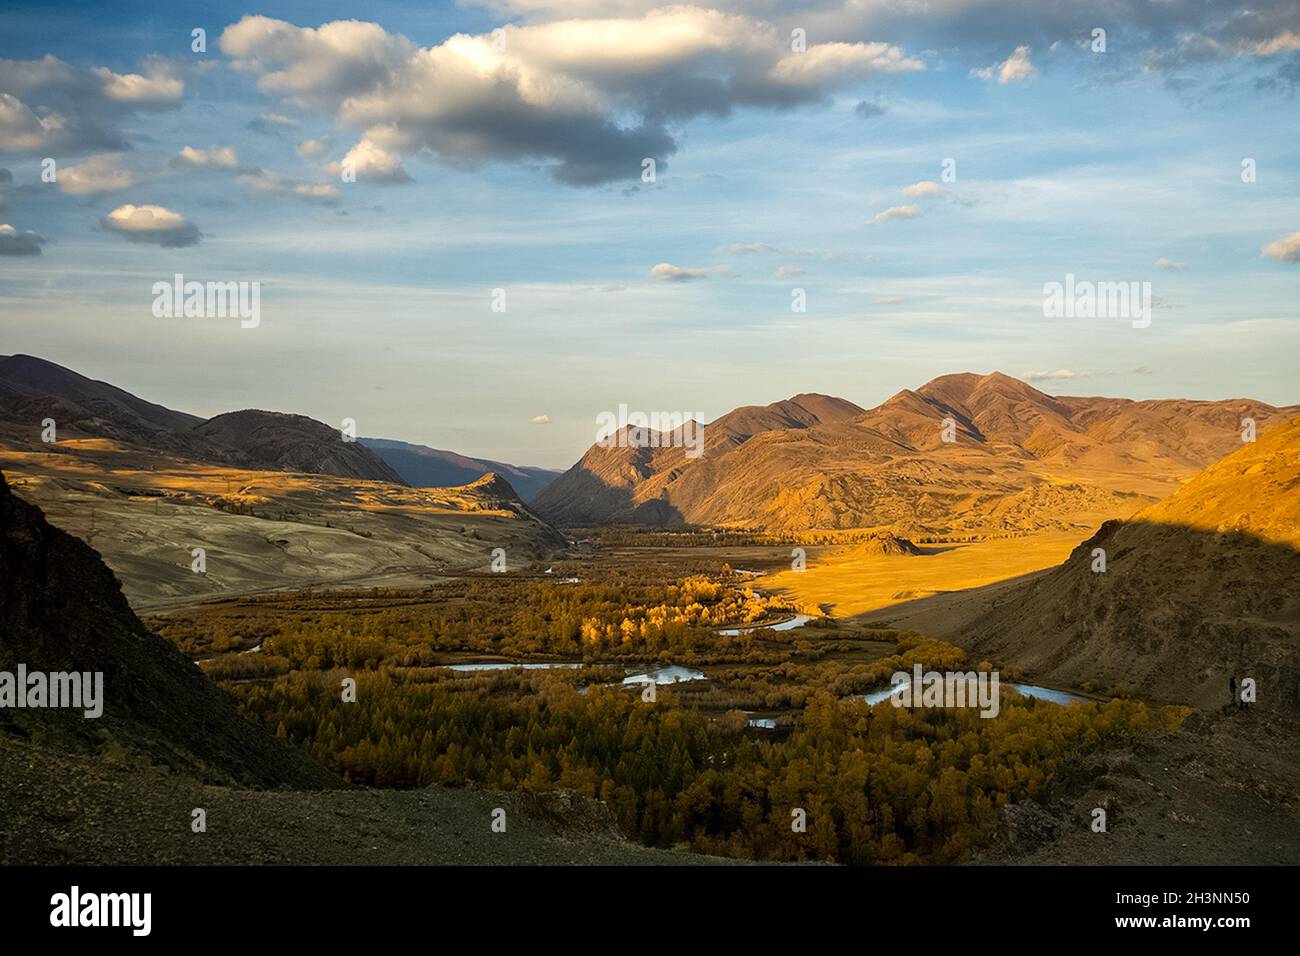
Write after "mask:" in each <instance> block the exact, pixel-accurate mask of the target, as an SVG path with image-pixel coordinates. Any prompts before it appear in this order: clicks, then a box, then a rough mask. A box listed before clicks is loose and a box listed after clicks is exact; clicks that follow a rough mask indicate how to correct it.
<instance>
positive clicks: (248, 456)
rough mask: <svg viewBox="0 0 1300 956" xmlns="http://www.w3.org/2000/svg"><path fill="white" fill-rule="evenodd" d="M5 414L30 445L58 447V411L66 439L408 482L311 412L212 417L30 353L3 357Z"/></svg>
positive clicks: (14, 441) (18, 439)
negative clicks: (49, 434)
mask: <svg viewBox="0 0 1300 956" xmlns="http://www.w3.org/2000/svg"><path fill="white" fill-rule="evenodd" d="M0 413H3V414H2V415H0V420H2V421H3V422H4V425H3V426H0V439H4V441H5V443H7V444H9V445H11V446H14V447H17V448H21V449H24V450H49V449H50V448H52V447H57V446H50V445H45V444H44V443H43V442H42V441H41V437H40V436H41V430H42V425H41V423H42V421H43V420H44V419H46V418H51V419H53V420H54V422H55V426H56V429H57V431H56V437H57V438H58V439H59V440H63V439H66V438H83V437H92V438H107V439H110V440H112V441H116V442H121V443H123V444H127V445H134V446H137V447H140V448H146V449H152V450H155V451H160V452H164V453H166V454H169V455H176V456H180V457H184V458H192V459H195V460H198V461H205V462H211V463H214V464H221V465H230V466H233V467H238V468H257V469H267V470H273V471H298V472H306V473H308V474H320V475H337V476H339V477H344V478H360V479H364V480H368V481H390V482H393V483H395V484H404V482H403V481H402V479H401V478H400V477H399V476H398V475H397V473H396V472H395V471H393V470H392V469H391V468H389V467H388V466H387V465H386V464H385V463H384V462H383V461H382V460H381V459H380V458H379V457H378V456H377V455H375V454H374V453H373V452H371V451H370V450H369V449H367V448H365V447H364V446H362V445H360V444H358V443H355V442H345V441H343V440H342V437H341V436H340V433H339V431H338V430H336V429H333V428H330V427H329V426H328V425H325V424H323V423H321V422H318V421H315V420H314V419H311V418H307V417H305V416H303V415H285V414H281V413H279V412H266V411H259V410H255V409H248V410H245V411H239V412H229V413H227V414H224V415H218V416H217V417H216V418H212V419H209V420H206V421H205V420H204V419H202V418H199V417H198V416H197V415H189V414H187V413H185V412H177V411H173V410H172V409H170V408H164V407H163V406H162V405H155V404H153V403H152V402H146V401H144V400H143V399H141V398H137V397H136V396H134V395H132V394H131V393H129V392H125V391H123V390H122V389H120V388H117V387H116V386H113V385H109V384H107V383H106V382H99V381H95V380H93V379H89V378H86V377H85V376H84V375H79V374H77V373H76V372H73V371H71V370H70V369H66V368H64V367H62V366H61V365H56V364H55V363H53V362H47V361H46V360H44V359H39V358H35V357H33V356H30V355H11V356H8V357H6V358H4V359H0Z"/></svg>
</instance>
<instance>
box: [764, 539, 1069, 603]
mask: <svg viewBox="0 0 1300 956" xmlns="http://www.w3.org/2000/svg"><path fill="white" fill-rule="evenodd" d="M1086 537H1087V534H1085V533H1080V532H1077V531H1073V532H1059V531H1058V532H1044V533H1042V534H1035V535H1027V536H1025V537H1020V538H993V539H990V540H986V541H977V542H971V543H965V544H954V545H934V546H930V547H925V548H923V549H922V551H923V553H922V554H919V555H887V554H866V553H864V552H863V550H862V549H860V548H852V547H850V548H810V549H808V561H807V568H806V570H804V571H800V572H796V571H793V570H790V569H788V568H787V569H786V570H784V571H781V572H779V573H776V574H770V575H767V576H765V577H762V578H759V579H758V580H757V581H756V584H757V585H758V586H759V587H760V588H761V589H765V590H766V589H770V590H773V591H775V592H777V593H778V594H780V595H781V596H783V597H785V598H786V599H788V600H789V601H791V602H792V603H795V604H799V605H816V606H819V607H823V608H825V609H826V610H827V611H828V612H829V613H831V614H834V615H835V616H836V617H854V616H856V615H859V614H864V613H866V612H868V611H874V610H878V609H880V608H885V607H890V606H891V605H895V604H901V603H903V602H905V601H912V600H916V599H918V598H924V597H930V596H932V595H935V594H941V593H945V592H949V591H962V590H967V589H969V588H979V587H984V586H985V585H988V584H994V583H996V582H998V581H1003V580H1006V579H1008V578H1015V577H1019V576H1021V575H1024V574H1029V573H1031V572H1034V571H1041V570H1042V569H1044V568H1049V567H1053V566H1055V565H1057V564H1060V563H1061V562H1062V561H1064V560H1065V559H1066V557H1068V556H1069V554H1070V551H1071V550H1073V548H1074V547H1075V546H1076V545H1077V544H1079V542H1080V541H1082V540H1084V539H1085V538H1086Z"/></svg>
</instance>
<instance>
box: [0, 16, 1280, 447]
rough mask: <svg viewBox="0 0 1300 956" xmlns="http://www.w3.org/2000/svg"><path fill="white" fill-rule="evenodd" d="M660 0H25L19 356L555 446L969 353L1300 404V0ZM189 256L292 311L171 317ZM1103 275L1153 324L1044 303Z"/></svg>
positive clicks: (881, 381) (12, 261) (865, 387)
mask: <svg viewBox="0 0 1300 956" xmlns="http://www.w3.org/2000/svg"><path fill="white" fill-rule="evenodd" d="M656 6H657V5H656V4H653V3H642V2H638V0H614V2H609V3H604V2H601V0H577V2H573V3H569V2H567V0H502V2H500V3H497V4H492V5H472V4H463V5H444V4H427V3H420V4H416V3H383V2H379V3H373V2H372V3H368V4H365V5H363V6H358V5H355V4H345V3H336V2H327V3H312V4H305V3H304V4H298V3H267V4H262V5H258V6H256V7H253V8H251V9H250V8H245V7H242V6H240V7H227V6H225V5H224V4H221V3H204V4H191V3H171V4H167V5H155V4H130V3H128V4H114V5H112V7H111V8H110V7H107V6H101V5H98V4H59V5H57V6H56V5H42V4H23V5H22V7H21V8H16V9H15V8H11V7H9V6H4V7H0V38H2V39H0V169H5V170H8V171H9V176H4V175H3V174H0V224H5V225H8V226H9V229H10V230H12V232H10V233H9V234H8V236H6V235H2V234H0V252H3V251H4V250H5V249H10V250H13V251H17V250H18V249H19V248H20V245H21V248H22V249H23V250H24V251H27V252H31V251H32V249H33V243H35V244H36V246H37V247H38V249H39V254H27V255H16V254H5V255H0V352H3V353H12V352H27V353H31V354H36V355H40V356H43V357H45V358H49V359H51V360H53V361H57V362H59V363H61V364H64V365H68V366H70V367H72V368H75V369H77V370H78V371H81V372H83V373H85V374H89V375H92V376H93V377H97V378H103V379H105V380H108V381H111V382H113V383H114V384H118V385H121V386H123V387H125V388H128V389H129V390H131V391H133V392H135V393H137V394H140V395H142V396H144V397H146V398H149V399H151V400H154V401H159V402H162V403H164V404H167V405H170V406H173V407H177V408H182V409H185V410H188V411H192V412H195V413H198V414H204V415H211V414H215V413H218V412H221V411H227V410H231V409H234V408H243V407H264V408H272V409H276V410H281V411H291V412H298V413H302V414H307V415H311V416H312V417H315V418H318V419H321V420H322V421H326V422H329V423H331V424H337V423H339V422H340V421H341V420H342V419H343V418H353V419H355V420H356V421H357V423H358V430H359V431H360V433H362V434H366V435H374V436H382V437H395V438H402V439H406V440H409V441H417V442H422V443H427V444H430V445H434V446H437V447H444V448H453V449H455V450H458V451H461V452H464V453H467V454H476V455H483V456H488V457H494V458H500V459H504V460H509V461H514V462H517V463H525V464H540V465H547V466H553V467H567V466H568V465H569V464H571V463H572V462H573V461H574V460H575V459H576V458H577V457H578V456H579V455H580V454H581V453H582V451H583V450H584V449H585V448H586V447H587V446H588V445H589V444H590V443H591V441H592V440H593V438H594V433H595V416H596V414H597V413H599V412H601V411H604V410H616V409H617V408H618V406H619V405H620V404H621V403H625V404H627V405H628V406H629V407H631V408H633V409H644V410H656V409H657V410H674V411H686V412H695V413H699V414H700V415H702V416H703V417H705V418H706V419H707V418H712V417H714V416H716V415H718V414H720V413H722V412H724V411H726V410H728V409H730V408H732V407H735V406H737V405H742V404H755V403H767V402H771V401H775V400H778V399H780V398H784V397H788V396H789V395H792V394H794V393H797V392H802V391H819V392H827V393H831V394H836V395H841V396H843V397H845V398H848V399H850V400H852V401H855V402H857V403H858V404H860V405H864V406H869V405H873V404H876V403H878V402H880V401H882V400H884V399H885V398H887V397H888V396H889V395H891V394H892V393H894V392H895V391H897V390H898V389H900V388H905V387H915V386H917V385H920V384H922V383H923V382H925V381H927V380H929V379H930V378H933V377H935V376H937V375H941V374H945V373H948V372H955V371H966V370H972V371H979V372H987V371H992V370H995V369H996V370H1000V371H1003V372H1006V373H1008V374H1011V375H1015V376H1018V377H1027V376H1029V377H1032V378H1033V379H1034V384H1036V385H1038V386H1039V387H1040V388H1043V389H1044V390H1046V391H1049V392H1053V393H1058V394H1105V395H1124V396H1129V397H1133V398H1156V397H1193V398H1226V397H1234V396H1250V397H1257V398H1260V399H1263V400H1266V401H1270V402H1273V403H1275V404H1287V403H1294V402H1297V401H1300V388H1297V386H1296V383H1295V378H1296V376H1295V373H1294V366H1295V355H1296V354H1297V352H1298V351H1300V349H1297V346H1298V345H1300V324H1298V320H1300V316H1297V309H1298V308H1300V306H1298V305H1297V303H1300V297H1298V296H1297V294H1296V293H1297V278H1298V277H1300V262H1298V261H1296V260H1297V259H1298V258H1300V241H1298V240H1297V237H1296V234H1297V231H1298V230H1300V189H1298V188H1297V187H1298V185H1300V183H1298V181H1297V169H1300V162H1298V161H1300V135H1297V126H1298V125H1300V112H1298V110H1300V103H1298V102H1297V100H1296V98H1295V83H1296V81H1297V79H1300V65H1298V64H1300V37H1297V34H1298V33H1300V12H1298V11H1297V9H1296V8H1295V5H1294V4H1277V5H1268V4H1266V5H1265V6H1264V7H1259V8H1254V9H1255V12H1253V13H1251V14H1250V15H1248V16H1243V15H1242V14H1241V12H1240V11H1236V10H1234V9H1233V8H1232V7H1231V6H1223V7H1219V6H1217V5H1215V4H1208V5H1207V4H1200V3H1195V4H1193V3H1187V4H1184V3H1180V2H1174V3H1171V4H1169V5H1167V9H1168V10H1169V11H1170V13H1169V16H1168V18H1167V19H1168V22H1164V21H1160V20H1152V19H1151V14H1150V11H1149V10H1146V7H1148V6H1150V5H1143V4H1125V3H1111V4H1106V5H1104V9H1105V10H1107V11H1109V12H1108V13H1106V14H1105V15H1104V16H1102V15H1101V14H1094V13H1093V12H1091V11H1090V10H1089V6H1088V5H1087V4H1077V3H1074V4H1058V3H1055V2H1045V3H1043V4H1042V5H1041V9H1036V10H1035V11H1034V12H1032V13H1030V14H1025V13H1022V12H1021V8H1020V5H1018V4H1015V3H1012V2H1009V0H1008V2H999V0H980V2H974V0H944V2H942V3H935V4H932V5H931V11H932V12H931V13H930V14H927V15H920V14H915V15H903V14H900V13H898V11H897V7H896V5H886V4H873V3H869V2H868V3H863V2H857V3H844V4H837V3H835V2H831V0H825V2H822V0H811V2H809V3H806V4H801V3H789V4H779V5H778V4H769V3H764V2H752V3H747V2H744V0H729V2H725V3H722V4H721V5H714V6H716V7H717V9H714V7H713V6H707V5H706V6H702V7H699V8H690V9H686V8H677V9H676V10H675V11H672V10H670V11H662V10H661V11H658V12H656ZM774 11H775V12H774ZM245 14H254V15H256V16H258V17H262V18H266V19H261V20H256V21H244V22H243V24H242V25H240V21H241V19H242V18H243V17H244V16H245ZM352 19H356V20H360V21H366V22H370V23H374V24H377V26H375V27H361V26H360V25H358V24H351V25H350V24H342V25H340V26H339V27H338V28H336V29H334V30H333V31H332V32H331V31H323V32H322V33H319V34H318V33H315V32H310V33H309V32H305V31H315V30H316V29H317V28H321V27H322V26H323V25H325V24H328V23H330V22H331V21H347V20H352ZM506 26H509V31H508V32H507V33H506V34H504V48H503V49H502V50H491V48H490V46H489V44H490V42H491V41H490V34H491V31H492V30H493V29H495V28H497V27H506ZM1097 26H1101V27H1103V28H1105V29H1106V30H1107V49H1106V51H1105V52H1104V53H1094V52H1093V51H1092V50H1091V49H1090V48H1089V46H1088V40H1089V37H1090V34H1091V30H1092V28H1093V27H1097ZM195 27H203V28H204V29H206V31H207V52H206V53H203V54H196V53H193V52H191V50H190V36H191V30H192V29H193V28H195ZM796 27H799V28H802V29H805V30H806V32H807V49H806V51H805V52H803V53H802V54H798V53H794V52H792V51H791V50H790V49H789V36H790V31H791V30H792V29H794V28H796ZM327 34H328V36H329V37H330V39H329V40H328V42H327V41H325V40H323V39H321V38H322V37H324V36H326V35H327ZM456 34H466V35H467V36H466V37H465V38H463V40H462V41H449V38H450V37H453V36H454V35H456ZM593 37H598V38H599V40H598V41H592V39H591V38H593ZM471 38H477V39H471ZM322 44H323V45H322ZM458 44H459V45H458ZM692 44H695V47H692V46H691V45H692ZM1053 44H1055V47H1053ZM1018 50H1022V51H1023V52H1021V53H1017V51H1018ZM798 56H802V57H804V59H791V58H792V57H798ZM46 57H53V58H56V62H57V66H51V61H48V60H46V59H44V58H46ZM462 69H463V70H464V71H465V72H458V71H460V70H462ZM985 74H987V75H985ZM6 97H7V98H6ZM864 103H865V104H867V106H861V104H864ZM277 118H278V119H277ZM6 124H8V125H6ZM366 142H368V143H370V144H371V146H370V147H367V149H371V150H372V151H371V152H369V153H365V152H352V151H353V150H355V149H356V148H357V147H358V145H359V144H362V143H366ZM304 143H315V144H318V145H308V146H306V147H304V146H303V144H304ZM185 147H190V149H191V150H192V151H197V152H191V153H190V156H191V157H197V161H191V162H185V161H184V160H183V157H181V151H182V149H184V148H185ZM638 150H640V151H638ZM650 150H657V151H658V157H657V158H658V162H659V166H658V169H657V177H656V181H655V182H654V183H652V184H647V183H642V182H641V181H640V173H641V169H640V164H639V161H638V159H639V157H640V156H641V155H642V152H648V151H650ZM223 151H224V152H223ZM348 155H352V156H354V157H362V158H361V160H360V172H359V174H358V176H357V181H356V182H343V181H342V179H341V177H340V170H339V167H338V165H337V164H339V163H340V162H341V161H343V160H344V158H345V157H346V156H348ZM366 155H368V156H370V157H372V158H373V157H378V160H377V161H375V162H373V163H370V164H369V165H368V164H367V162H366V161H365V159H364V157H365V156H366ZM46 157H52V158H54V159H55V160H56V163H57V167H58V169H59V172H60V177H59V182H57V183H45V182H42V180H41V161H42V159H44V158H46ZM949 158H950V159H953V160H955V163H956V178H955V181H951V182H948V181H944V179H943V176H942V168H941V164H942V163H943V161H944V160H945V159H949ZM1247 158H1249V159H1252V160H1253V161H1254V163H1255V166H1256V169H1257V178H1256V181H1255V182H1251V183H1246V182H1243V181H1242V176H1241V168H1242V167H1241V164H1242V161H1243V159H1247ZM70 170H73V171H79V173H78V172H70ZM918 184H932V185H922V186H920V188H916V187H917V186H918ZM907 187H914V188H913V189H912V190H911V191H910V192H911V193H912V195H905V194H904V189H905V188H907ZM125 205H133V206H149V207H159V208H161V209H163V210H167V211H168V212H169V213H170V214H174V215H175V216H177V217H178V219H179V220H181V221H183V222H184V223H185V224H187V226H188V227H191V228H192V229H193V230H195V234H196V235H197V236H198V238H197V240H195V241H188V244H183V245H168V244H162V243H163V240H162V239H159V238H158V235H159V234H156V233H153V232H149V231H145V232H135V233H131V234H128V233H127V232H125V231H123V230H121V229H115V228H114V227H113V222H114V221H115V220H114V219H113V217H111V216H110V213H112V212H113V211H114V210H119V209H121V207H123V206H125ZM891 209H894V210H900V209H901V210H903V211H901V212H898V211H896V212H895V213H894V214H891V215H889V216H886V217H883V218H884V221H879V222H876V223H874V224H873V222H872V220H873V218H875V217H877V216H879V215H880V214H881V213H884V212H886V211H887V210H891ZM26 233H33V234H35V237H33V238H28V239H23V235H24V234H26ZM6 242H7V243H8V245H5V243H6ZM1266 248H1267V249H1269V250H1270V251H1269V252H1267V253H1266V252H1265V250H1266ZM1157 263H1160V264H1157ZM660 265H662V266H664V267H665V268H661V269H659V270H658V271H657V272H652V270H653V269H654V267H656V266H660ZM666 267H671V268H666ZM175 273H182V274H184V275H185V276H186V278H187V279H197V280H200V281H206V280H218V281H249V282H254V281H255V282H259V283H261V288H262V292H261V324H260V325H259V326H258V327H257V328H256V329H241V328H240V327H239V323H238V321H237V320H227V319H220V318H203V319H159V318H156V317H154V315H153V314H152V312H151V308H150V306H151V303H152V300H153V296H152V293H151V288H152V286H153V283H155V282H157V281H159V280H169V279H170V278H171V276H172V275H173V274H175ZM1067 273H1073V274H1075V275H1076V276H1078V277H1080V278H1083V279H1091V280H1094V281H1147V282H1150V283H1151V288H1152V293H1153V296H1154V299H1155V304H1156V307H1155V309H1154V311H1153V321H1152V324H1151V326H1150V327H1149V328H1145V329H1135V328H1133V327H1132V325H1131V324H1130V323H1129V322H1127V321H1123V320H1116V319H1068V320H1067V319H1051V318H1046V317H1044V314H1043V305H1042V304H1043V285H1044V284H1045V283H1048V282H1053V281H1061V280H1063V279H1064V276H1065V275H1066V274H1067ZM665 277H668V278H665ZM494 289H504V290H505V292H506V302H507V306H506V311H505V312H504V313H501V312H493V311H492V309H491V301H492V290H494ZM794 289H802V290H804V294H805V295H806V299H807V309H806V311H805V312H802V313H795V312H792V311H791V293H792V290H794ZM1035 373H1036V374H1035ZM1044 373H1052V375H1053V376H1054V377H1046V376H1045V375H1044ZM540 416H545V417H547V418H548V419H549V422H548V423H545V424H538V423H535V422H534V421H533V420H534V419H535V418H538V417H540Z"/></svg>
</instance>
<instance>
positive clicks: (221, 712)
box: [0, 475, 332, 787]
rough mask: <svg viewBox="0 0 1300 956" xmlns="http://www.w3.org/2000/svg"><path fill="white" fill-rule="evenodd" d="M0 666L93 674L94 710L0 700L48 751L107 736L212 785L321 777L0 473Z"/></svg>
mask: <svg viewBox="0 0 1300 956" xmlns="http://www.w3.org/2000/svg"><path fill="white" fill-rule="evenodd" d="M0 580H3V581H4V589H3V590H2V591H0V670H6V671H10V672H12V671H13V670H14V669H15V668H16V666H17V665H18V664H25V665H26V667H27V669H28V671H29V672H31V671H89V672H95V671H101V672H103V675H104V677H103V688H104V711H103V716H102V717H100V718H98V719H86V718H85V717H84V716H83V714H82V712H81V711H69V710H50V709H42V710H26V709H21V710H19V709H8V708H6V709H4V710H0V728H2V729H3V730H4V732H6V733H10V734H16V735H18V736H20V737H31V738H33V739H36V740H39V741H41V742H42V743H43V744H45V745H47V746H52V747H56V748H58V749H66V750H74V751H82V752H94V751H99V750H102V749H104V748H108V747H112V746H118V747H126V748H127V749H128V750H132V751H135V752H138V753H140V754H146V755H148V760H149V761H150V762H152V763H155V764H159V765H162V766H168V767H172V768H174V769H177V770H183V771H185V772H187V773H190V774H193V775H194V776H196V777H198V778H200V779H204V780H208V781H211V782H214V783H239V784H245V785H252V786H267V787H269V786H277V785H280V784H289V785H292V786H295V787H316V786H322V785H326V784H328V783H329V782H330V781H331V780H332V775H331V774H328V773H326V772H325V771H324V770H322V769H320V768H319V767H317V766H316V765H315V764H313V763H312V762H311V761H309V760H308V759H307V758H306V757H304V756H302V755H301V754H299V753H298V752H297V751H296V750H293V749H291V748H290V747H288V746H287V745H285V744H283V743H281V742H280V741H278V740H275V739H274V738H271V737H268V736H266V734H264V733H263V732H262V731H261V730H259V729H258V728H256V727H254V726H253V725H252V724H250V723H248V722H247V721H246V720H244V718H243V717H242V716H240V715H239V713H238V712H237V711H236V710H235V706H234V703H233V702H232V701H231V700H230V699H229V698H228V697H227V696H226V694H225V692H224V691H222V690H219V689H218V688H217V687H216V686H215V685H214V684H212V683H211V682H210V681H209V680H208V679H207V678H206V677H204V676H203V674H202V673H201V672H200V671H199V669H198V668H196V667H195V666H194V664H193V662H191V661H190V660H189V659H188V658H186V657H184V656H183V655H182V654H181V653H180V652H179V651H177V650H176V648H175V647H173V646H172V645H171V644H170V643H168V642H167V641H164V640H163V639H162V638H160V637H157V636H155V635H154V634H152V633H150V632H149V631H148V630H147V629H146V628H145V627H144V625H143V624H141V623H140V621H139V620H138V619H137V618H136V616H135V615H134V614H133V613H132V612H131V609H130V608H129V607H128V606H127V603H126V600H125V598H123V596H122V591H121V588H120V586H119V585H118V583H117V580H116V579H115V578H114V577H113V573H112V572H111V571H109V570H108V568H106V567H105V566H104V564H103V562H102V561H101V560H100V559H99V555H98V554H96V553H95V552H94V551H93V550H91V549H90V548H89V547H87V546H86V545H85V544H83V543H82V542H81V541H78V540H77V539H76V538H74V537H72V536H71V535H69V534H67V533H65V532H63V531H60V530H59V529H58V528H54V527H52V526H50V525H49V524H48V523H47V522H46V521H45V517H44V515H42V514H41V510H40V509H39V508H37V507H35V506H34V505H30V504H28V503H27V502H25V501H22V500H21V499H19V498H18V497H16V496H15V495H13V494H12V493H11V491H10V490H9V485H8V484H7V483H6V482H5V480H4V476H3V475H0Z"/></svg>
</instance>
